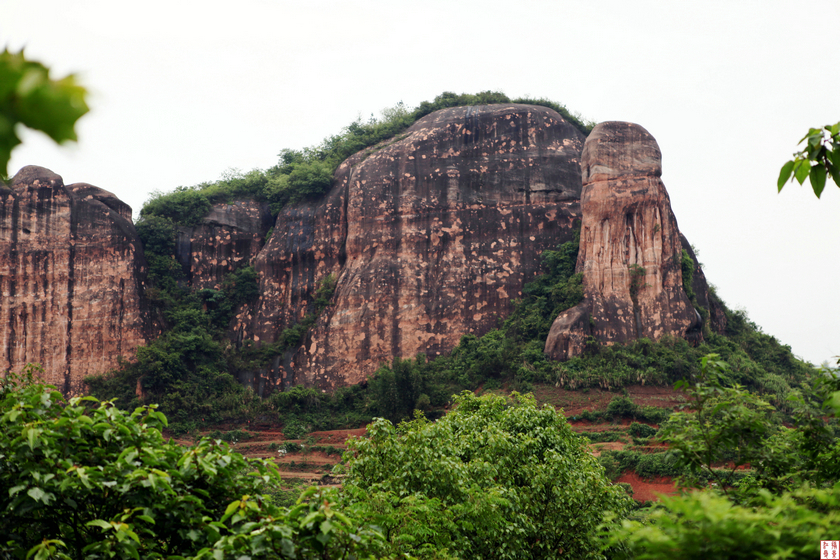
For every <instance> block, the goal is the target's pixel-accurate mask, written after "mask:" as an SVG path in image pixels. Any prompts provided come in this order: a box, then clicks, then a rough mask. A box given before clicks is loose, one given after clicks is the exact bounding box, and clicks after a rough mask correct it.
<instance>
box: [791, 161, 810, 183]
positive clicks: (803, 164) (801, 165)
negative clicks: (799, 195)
mask: <svg viewBox="0 0 840 560" xmlns="http://www.w3.org/2000/svg"><path fill="white" fill-rule="evenodd" d="M810 170H811V162H810V160H807V159H802V160H799V161H798V162H796V167H795V168H794V170H793V174H794V176H795V177H796V180H797V181H799V184H800V185H801V184H803V183H804V182H805V179H806V178H807V177H808V173H809V172H810Z"/></svg>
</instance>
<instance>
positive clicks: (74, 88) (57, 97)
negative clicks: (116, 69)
mask: <svg viewBox="0 0 840 560" xmlns="http://www.w3.org/2000/svg"><path fill="white" fill-rule="evenodd" d="M86 96H87V91H85V89H84V88H83V87H82V86H80V85H78V84H77V83H76V77H75V76H74V75H72V74H71V75H69V76H65V77H64V78H62V79H60V80H53V79H51V78H50V70H49V68H47V67H46V66H44V65H43V64H41V63H40V62H35V61H32V60H27V59H26V57H25V56H24V54H23V50H21V51H20V52H18V53H12V52H9V50H8V49H4V50H3V52H2V53H0V181H5V180H6V179H7V177H8V166H9V160H10V159H11V157H12V150H13V149H14V148H15V147H16V146H17V145H18V144H20V142H21V140H20V138H19V137H18V135H17V130H16V127H17V125H18V124H22V125H24V126H27V127H29V128H32V129H34V130H40V131H41V132H43V133H45V134H46V135H47V136H49V137H50V138H52V139H53V140H54V141H56V142H57V143H59V144H60V143H63V142H66V141H68V140H71V141H75V140H76V130H75V126H76V121H78V120H79V118H80V117H81V116H82V115H84V114H85V113H87V112H88V106H87V102H86V101H85V97H86Z"/></svg>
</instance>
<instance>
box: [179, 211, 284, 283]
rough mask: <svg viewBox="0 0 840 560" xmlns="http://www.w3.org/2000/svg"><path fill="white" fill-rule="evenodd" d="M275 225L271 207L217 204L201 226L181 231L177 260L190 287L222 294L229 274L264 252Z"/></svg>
mask: <svg viewBox="0 0 840 560" xmlns="http://www.w3.org/2000/svg"><path fill="white" fill-rule="evenodd" d="M271 223H272V218H271V210H270V209H269V206H268V204H267V203H265V202H262V203H260V202H255V201H253V200H236V201H233V202H232V203H231V204H227V203H224V202H222V203H218V204H214V205H213V208H212V209H211V210H210V213H208V214H207V216H205V217H204V218H203V219H202V221H201V224H199V225H198V226H195V227H189V228H187V227H184V228H181V229H180V230H179V232H178V239H177V243H176V249H175V256H176V258H177V259H178V261H179V262H180V263H181V266H183V267H184V271H185V272H186V276H187V279H188V281H189V282H190V285H191V286H192V287H193V288H194V289H196V290H200V289H202V288H212V289H215V290H218V289H219V286H220V285H221V283H222V280H224V277H225V275H226V274H228V273H230V272H233V271H234V270H236V269H237V268H239V267H240V266H243V265H247V264H250V262H251V260H252V259H253V258H254V257H255V256H256V255H257V253H259V252H260V249H262V246H263V244H264V243H265V236H266V233H268V230H269V228H271Z"/></svg>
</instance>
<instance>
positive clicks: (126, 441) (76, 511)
mask: <svg viewBox="0 0 840 560" xmlns="http://www.w3.org/2000/svg"><path fill="white" fill-rule="evenodd" d="M166 424H167V420H166V417H165V416H164V415H163V414H162V413H160V412H158V411H156V410H155V407H140V408H138V409H136V410H135V411H134V412H132V413H131V414H128V413H125V412H123V411H121V410H119V409H118V408H116V407H115V406H113V404H112V403H109V402H100V401H97V400H96V399H94V398H93V397H82V398H79V397H76V398H72V399H70V400H69V401H64V399H63V397H62V396H61V394H60V393H58V392H57V391H55V389H54V387H48V386H42V385H37V384H33V383H32V371H31V370H30V371H29V372H28V375H27V376H24V377H23V378H21V377H19V376H16V375H15V374H11V375H10V376H9V377H7V378H6V379H4V380H2V383H0V458H2V463H0V535H2V543H0V556H3V557H4V558H5V557H9V558H12V557H14V558H21V559H23V558H24V557H26V558H29V557H31V556H33V555H35V556H36V558H47V557H55V558H72V559H78V560H82V559H89V558H135V559H138V560H139V558H141V557H142V558H164V557H177V558H221V557H237V558H239V557H242V556H241V555H242V554H254V555H266V554H268V555H271V557H279V558H341V557H352V556H348V555H357V557H360V556H364V557H367V556H368V555H370V554H373V553H376V552H378V551H379V550H380V549H381V548H382V546H383V544H384V541H383V538H382V536H381V535H380V534H379V533H378V532H377V531H376V530H375V529H373V528H369V527H363V526H360V525H358V524H357V523H356V522H354V521H352V520H351V519H350V518H349V517H348V516H347V515H346V514H345V513H343V512H342V511H341V510H339V509H337V508H336V507H335V501H336V497H335V494H334V493H331V492H321V491H318V490H316V489H315V488H312V489H309V490H307V491H306V492H304V493H303V494H302V495H301V497H300V498H298V500H297V502H296V503H295V504H294V505H293V506H292V507H291V508H289V509H286V508H282V507H278V506H276V505H274V504H272V503H271V501H270V500H268V499H266V498H265V497H264V496H263V493H264V492H267V493H269V494H271V493H275V495H276V493H277V491H278V488H279V484H280V482H281V481H280V478H279V474H278V473H277V471H276V468H274V466H273V465H272V464H271V463H269V462H265V461H259V460H247V459H245V458H243V457H242V456H241V455H239V454H238V453H234V452H232V451H231V450H230V449H229V448H228V447H227V446H226V445H225V444H219V443H217V442H215V441H214V440H212V439H209V438H205V439H202V440H201V441H199V442H198V443H197V444H196V445H195V446H193V447H190V448H185V447H181V446H179V445H176V444H174V443H172V442H171V441H170V442H167V441H165V440H164V439H163V437H162V435H161V433H160V429H161V428H162V427H165V426H166ZM228 435H231V439H232V440H233V439H241V436H242V433H239V434H238V435H237V434H236V433H234V432H229V433H228ZM222 439H224V435H223V437H222Z"/></svg>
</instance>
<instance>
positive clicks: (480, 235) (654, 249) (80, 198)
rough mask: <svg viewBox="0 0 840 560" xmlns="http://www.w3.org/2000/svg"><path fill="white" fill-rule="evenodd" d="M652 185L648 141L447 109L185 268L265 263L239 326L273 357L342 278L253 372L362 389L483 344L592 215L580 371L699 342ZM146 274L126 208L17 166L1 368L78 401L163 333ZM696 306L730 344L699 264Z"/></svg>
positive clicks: (193, 254)
mask: <svg viewBox="0 0 840 560" xmlns="http://www.w3.org/2000/svg"><path fill="white" fill-rule="evenodd" d="M581 152H582V153H581ZM660 175H661V164H660V153H659V147H658V146H657V144H656V141H655V140H654V139H653V138H652V137H651V136H650V135H649V134H648V133H647V131H645V130H644V129H643V128H641V127H639V126H638V125H633V124H629V123H603V124H601V125H598V127H596V128H595V130H594V131H593V132H592V134H591V135H590V136H589V138H588V139H586V143H585V144H584V138H583V137H582V135H581V134H580V133H579V132H578V131H577V130H576V129H574V128H573V127H572V126H571V125H569V124H568V123H566V122H565V121H564V120H563V119H562V117H560V115H558V114H557V113H556V112H554V111H552V110H551V109H547V108H544V107H535V106H528V105H515V104H505V105H494V106H481V107H459V108H452V109H446V110H443V111H438V112H436V113H433V114H431V115H428V116H427V117H425V118H423V119H421V120H419V121H418V122H417V123H415V124H414V125H413V126H412V127H411V128H410V129H408V130H407V131H406V133H404V134H401V135H399V136H398V137H396V138H394V139H392V140H390V141H388V142H384V143H383V144H381V145H379V146H375V147H373V148H370V149H367V150H364V151H363V152H360V153H358V154H356V155H354V156H352V157H351V158H349V159H348V160H347V161H345V162H344V163H342V164H341V166H340V167H339V168H338V170H337V171H336V174H335V179H334V183H333V188H332V189H331V190H330V192H329V193H328V194H327V195H326V196H325V197H324V198H323V199H322V200H320V201H318V202H312V203H304V204H298V205H295V206H292V207H287V208H285V209H284V210H283V211H282V212H281V213H280V215H279V216H277V218H276V221H275V224H274V235H273V236H272V237H271V239H270V240H269V241H268V243H266V244H265V245H264V239H265V234H266V232H267V229H268V227H269V226H270V225H271V221H270V219H271V218H270V214H269V212H268V208H267V207H266V206H265V205H264V204H258V203H255V202H253V201H235V202H234V203H233V204H217V205H215V206H214V207H213V208H212V210H211V212H210V213H209V214H208V215H207V216H205V217H204V219H203V222H202V223H201V224H200V225H199V226H196V227H193V228H184V229H182V230H181V231H180V234H179V239H178V243H177V250H176V253H177V255H176V256H177V257H178V259H179V260H180V262H181V264H182V265H183V266H184V268H185V270H186V272H187V276H188V279H189V280H190V283H191V285H192V286H193V288H195V289H201V288H205V287H209V288H217V287H218V286H219V284H220V282H221V281H222V279H223V278H224V276H225V275H226V274H227V273H229V272H231V271H232V270H234V269H235V268H238V267H239V266H241V265H242V264H243V263H248V262H251V263H253V264H254V266H255V267H256V269H257V271H258V273H259V276H260V297H259V299H258V301H257V302H255V303H254V304H253V305H251V306H249V307H246V308H243V309H240V310H239V312H238V314H237V315H236V317H235V318H234V320H233V321H232V324H231V332H230V335H231V338H232V339H234V341H236V342H238V343H241V342H243V341H245V340H253V341H255V342H256V343H257V344H261V343H264V342H273V341H276V340H277V339H278V337H279V336H280V334H281V333H282V331H283V329H284V328H287V327H290V326H292V325H294V324H295V323H297V322H299V321H300V320H301V319H302V318H303V317H304V316H305V315H306V313H307V312H311V311H312V307H313V305H312V295H313V293H314V292H315V289H316V286H317V283H318V281H319V280H321V279H323V278H325V277H326V276H327V275H329V274H333V275H334V277H335V278H336V280H337V284H336V290H335V295H334V297H333V299H332V304H333V305H331V306H330V307H328V308H327V309H326V310H325V311H324V312H323V313H322V315H321V317H320V318H319V320H318V322H317V323H316V325H315V326H314V327H313V328H312V329H311V331H310V332H309V334H308V336H307V338H306V342H305V344H304V346H303V347H301V348H299V349H297V350H296V351H294V352H288V353H287V354H286V355H285V356H282V357H278V358H277V359H275V361H274V363H272V364H270V365H269V366H268V367H266V368H265V369H263V370H262V371H255V372H248V373H246V374H243V377H242V379H241V381H242V382H243V383H246V384H249V385H251V386H252V387H254V388H255V389H256V390H257V391H258V392H259V393H260V394H265V393H267V392H270V391H272V390H276V389H282V388H285V387H288V386H290V385H295V384H306V385H317V386H320V387H323V388H325V389H331V388H335V387H338V386H341V385H347V384H352V383H358V382H360V381H363V380H364V379H365V378H366V377H367V376H368V375H370V374H371V373H372V372H373V371H375V369H376V368H377V367H378V366H379V364H381V363H383V362H388V361H390V360H391V359H392V358H393V357H395V356H400V357H412V356H414V355H416V354H418V353H423V354H426V355H427V356H430V357H433V356H435V355H438V354H442V353H445V352H448V351H450V350H451V349H452V348H453V347H454V346H455V345H456V344H457V343H458V340H459V339H460V337H461V336H462V335H463V334H465V333H474V334H477V335H481V334H483V333H485V332H487V331H488V330H490V329H492V328H493V327H495V326H496V325H497V324H498V323H497V322H498V320H499V319H500V318H503V317H505V316H506V315H507V314H508V313H509V312H510V311H511V310H512V300H513V299H514V298H517V297H519V296H520V295H521V289H522V287H523V285H524V284H525V283H526V282H528V281H530V280H531V279H532V278H533V277H534V276H535V275H536V274H538V273H539V263H540V258H539V256H540V254H541V253H542V251H544V250H545V249H550V248H555V247H556V246H557V245H559V244H561V243H563V242H565V241H568V240H570V239H571V238H572V235H573V233H572V228H573V222H574V221H575V220H576V219H581V218H582V222H583V223H582V232H581V247H580V255H579V260H578V271H580V272H583V275H584V288H585V300H584V302H582V303H581V304H580V305H578V306H577V307H575V308H574V309H571V310H568V311H567V312H565V313H563V314H561V315H560V316H559V317H558V318H557V320H556V321H555V323H554V325H553V327H552V330H551V333H550V335H549V337H548V340H547V342H546V348H545V349H546V353H547V354H548V355H550V356H552V357H555V358H557V359H565V358H568V357H570V356H572V355H576V354H578V353H580V352H581V351H582V349H583V343H584V340H585V338H586V337H587V336H594V337H595V338H596V339H598V340H599V341H601V342H605V343H613V342H625V341H629V340H634V339H636V338H639V337H649V338H652V339H658V338H660V337H661V336H663V335H665V334H670V335H674V336H681V337H686V338H689V339H694V340H699V338H700V337H701V336H702V335H701V328H700V321H699V315H698V313H697V312H696V311H695V310H694V308H693V306H692V303H691V302H689V300H688V297H687V296H686V294H685V293H684V290H683V287H682V276H681V269H680V258H681V252H682V250H683V249H686V250H687V251H688V252H689V254H690V255H691V256H692V258H694V255H693V252H692V251H691V247H690V245H689V244H688V242H687V241H686V240H685V238H684V237H682V236H681V235H680V233H679V230H678V229H677V224H676V220H675V218H674V216H673V213H672V211H671V207H670V202H669V199H668V194H667V192H666V191H665V188H664V185H663V184H662V182H661V180H660V178H659V177H660ZM581 188H583V190H582V192H581ZM263 245H264V246H263ZM694 261H695V263H696V258H694ZM144 277H145V262H144V259H143V257H142V250H141V247H140V242H139V240H138V239H137V236H136V233H135V231H134V227H133V225H132V223H131V209H130V208H129V207H128V206H127V205H125V204H124V203H122V202H121V201H119V200H118V199H116V197H114V196H113V195H112V194H111V193H108V192H107V191H104V190H102V189H98V188H97V187H93V186H91V185H87V184H76V185H69V186H67V187H65V186H64V185H63V184H62V180H61V177H59V176H58V175H55V174H54V173H52V172H50V171H48V170H46V169H42V168H37V167H27V168H24V169H23V170H21V172H20V173H19V174H18V175H17V176H16V177H15V179H14V181H13V183H12V186H11V188H6V187H0V288H1V289H2V294H3V299H2V301H0V369H1V370H6V369H8V368H12V369H19V368H20V367H22V366H23V365H24V364H25V363H26V362H40V363H42V364H43V365H44V366H45V368H46V371H47V381H49V382H51V383H54V384H56V385H57V386H58V387H59V388H61V389H62V390H63V391H64V392H65V393H73V392H77V391H78V390H79V389H80V385H81V380H82V378H83V377H84V376H85V375H89V374H97V373H102V372H105V371H107V370H108V369H110V368H112V367H113V366H114V365H116V359H117V356H120V355H123V356H126V357H128V356H130V355H131V354H133V352H134V350H135V349H136V348H137V346H138V345H140V344H143V343H144V342H145V340H146V339H147V338H148V336H149V333H151V330H149V329H147V327H146V323H145V322H146V321H147V320H148V314H147V313H146V311H145V307H144V300H143V299H142V287H143V279H144ZM693 290H694V292H695V293H696V295H697V300H696V303H697V305H698V306H700V307H702V308H704V309H706V310H708V311H709V323H710V326H711V328H712V329H714V330H716V331H718V332H720V331H721V330H723V328H724V327H725V316H724V314H723V311H722V308H721V307H720V305H719V304H718V302H717V300H716V298H715V297H714V295H713V294H712V293H711V292H710V291H709V289H708V286H707V284H706V281H705V277H704V276H703V273H702V270H701V269H700V268H699V266H698V267H695V270H694V280H693Z"/></svg>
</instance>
